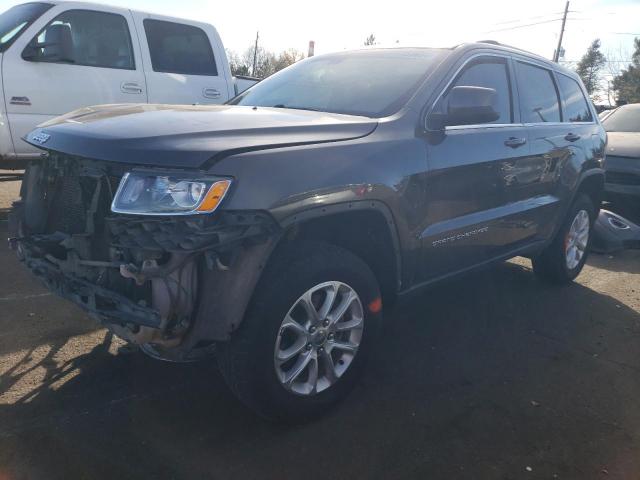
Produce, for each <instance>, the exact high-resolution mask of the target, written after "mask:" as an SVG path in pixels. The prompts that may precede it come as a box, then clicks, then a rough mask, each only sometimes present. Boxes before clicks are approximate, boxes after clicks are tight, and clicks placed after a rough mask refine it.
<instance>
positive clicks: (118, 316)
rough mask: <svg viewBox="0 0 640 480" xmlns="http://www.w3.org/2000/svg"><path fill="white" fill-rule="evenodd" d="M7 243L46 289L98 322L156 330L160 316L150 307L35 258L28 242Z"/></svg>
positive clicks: (33, 247) (44, 259) (34, 253)
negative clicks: (16, 251) (79, 308)
mask: <svg viewBox="0 0 640 480" xmlns="http://www.w3.org/2000/svg"><path fill="white" fill-rule="evenodd" d="M11 244H12V247H13V248H16V249H17V250H18V252H19V255H20V256H21V257H22V258H23V259H24V263H25V265H26V266H27V267H28V268H29V269H30V270H31V271H32V272H33V274H34V275H35V276H36V277H37V278H39V279H40V280H41V281H42V282H43V283H44V284H45V285H46V286H47V288H49V289H50V290H51V291H52V292H53V293H55V294H57V295H59V296H60V297H62V298H65V299H67V300H70V301H72V302H73V303H75V304H76V305H78V306H80V307H81V308H82V309H84V310H85V311H87V312H88V313H89V314H91V315H92V316H93V317H94V318H96V319H97V320H99V321H100V322H103V323H120V324H134V325H139V326H146V327H151V328H159V327H160V325H161V322H162V319H161V316H160V313H159V312H157V311H155V310H153V309H152V308H149V307H147V306H145V305H140V304H138V303H136V302H134V301H132V300H130V299H129V298H127V297H126V296H124V295H121V294H119V293H117V292H114V291H112V290H109V289H107V288H104V287H101V286H99V285H96V284H93V283H91V282H88V281H87V280H84V279H82V278H80V277H77V276H75V275H73V274H71V273H65V272H63V271H62V270H61V269H60V268H59V267H58V266H57V265H55V264H54V263H52V262H51V261H49V260H47V259H46V258H44V257H42V256H39V254H38V253H37V251H36V250H37V247H35V245H34V244H33V243H32V242H31V241H29V240H28V239H12V241H11Z"/></svg>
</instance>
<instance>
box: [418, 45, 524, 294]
mask: <svg viewBox="0 0 640 480" xmlns="http://www.w3.org/2000/svg"><path fill="white" fill-rule="evenodd" d="M512 84H513V76H512V65H511V62H510V60H509V59H508V58H506V57H503V56H500V55H493V54H491V55H481V56H475V57H472V58H471V59H468V60H467V61H466V63H464V64H463V65H462V66H461V67H460V69H459V70H458V73H457V74H456V75H455V76H454V77H453V80H452V81H451V82H450V83H449V85H448V86H447V87H446V88H445V89H444V90H443V92H442V95H441V96H440V97H439V99H438V100H437V101H436V104H435V106H434V109H433V110H432V112H431V114H433V113H434V112H444V111H446V105H447V103H448V101H447V100H448V99H447V95H448V92H450V91H451V89H452V88H453V87H456V86H476V87H485V88H492V89H495V90H496V92H497V105H496V107H497V111H498V113H499V114H500V116H499V118H498V119H497V120H495V121H494V122H492V123H486V124H478V125H459V126H458V125H453V126H447V127H445V130H444V131H442V132H434V133H431V134H427V163H428V169H429V172H428V174H427V181H426V201H427V212H426V221H425V228H424V230H423V231H422V234H421V239H422V244H423V261H422V265H423V266H422V269H421V270H422V272H421V274H422V278H421V279H420V280H421V281H422V282H426V281H431V280H433V279H436V278H440V277H442V276H446V275H449V274H453V273H456V272H459V271H462V270H465V269H467V268H470V267H473V266H475V265H478V264H481V263H483V262H486V261H488V260H491V259H493V258H495V257H497V256H499V255H500V254H501V252H506V251H508V250H509V246H510V244H511V243H512V235H513V232H512V230H513V229H512V228H511V225H510V224H509V221H508V219H509V217H510V215H511V214H512V213H513V211H514V206H513V205H509V203H508V202H507V201H506V199H505V196H504V188H503V185H502V184H501V183H500V182H499V171H500V168H501V167H502V165H503V164H504V163H505V162H510V161H513V160H517V159H520V158H527V156H528V154H529V145H528V142H527V134H526V129H525V128H524V126H523V125H521V124H520V123H517V114H518V112H517V110H516V108H514V107H515V102H514V91H513V88H512Z"/></svg>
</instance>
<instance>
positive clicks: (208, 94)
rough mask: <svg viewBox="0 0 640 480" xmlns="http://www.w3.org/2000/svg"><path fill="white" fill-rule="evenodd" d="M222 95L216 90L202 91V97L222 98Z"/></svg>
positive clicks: (204, 89)
mask: <svg viewBox="0 0 640 480" xmlns="http://www.w3.org/2000/svg"><path fill="white" fill-rule="evenodd" d="M220 95H221V93H220V92H219V91H218V90H216V89H215V88H211V87H207V88H203V89H202V96H203V97H206V98H220Z"/></svg>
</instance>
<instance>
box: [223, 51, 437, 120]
mask: <svg viewBox="0 0 640 480" xmlns="http://www.w3.org/2000/svg"><path fill="white" fill-rule="evenodd" d="M441 55H442V51H441V50H438V49H415V50H407V51H404V52H402V53H400V52H397V51H396V52H394V51H393V50H362V51H359V52H349V54H348V55H347V54H342V53H338V54H330V55H322V56H318V57H312V58H309V59H307V60H303V61H301V62H298V63H296V64H294V65H292V66H291V67H288V68H286V69H284V70H281V71H280V72H278V73H276V74H274V75H272V76H271V77H269V78H267V79H265V80H263V81H262V82H260V83H258V84H257V85H256V86H254V87H252V88H251V89H249V90H247V91H246V92H244V93H241V94H240V95H238V96H237V97H236V98H234V99H232V100H231V101H230V102H229V103H230V104H232V105H249V106H258V107H279V108H292V109H302V110H316V111H321V112H329V113H341V114H347V115H361V116H365V117H373V118H380V117H385V116H388V115H392V114H393V113H395V112H397V111H398V110H400V108H402V106H403V105H404V104H405V103H406V102H407V100H409V98H411V96H412V95H413V94H414V93H415V92H416V90H417V89H418V87H419V86H420V84H421V83H422V81H423V80H424V79H425V77H426V75H427V73H428V72H429V70H430V69H431V68H432V67H434V65H435V64H436V61H437V59H439V58H440V56H441Z"/></svg>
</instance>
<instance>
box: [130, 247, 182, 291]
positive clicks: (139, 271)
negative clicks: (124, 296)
mask: <svg viewBox="0 0 640 480" xmlns="http://www.w3.org/2000/svg"><path fill="white" fill-rule="evenodd" d="M192 256H193V255H175V254H174V255H172V256H171V259H170V260H169V261H168V262H167V263H166V264H163V265H162V266H158V262H157V260H152V259H147V260H144V261H143V262H142V266H141V267H138V266H137V265H134V264H132V263H130V264H128V265H124V264H123V265H120V275H122V276H123V277H124V278H131V279H133V280H135V282H136V284H138V285H144V283H145V282H146V281H147V280H150V279H152V278H160V277H167V276H169V275H171V273H173V272H174V271H175V270H177V269H179V268H180V267H182V266H184V265H185V264H186V263H187V262H188V261H189V260H190V259H191V258H192Z"/></svg>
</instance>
